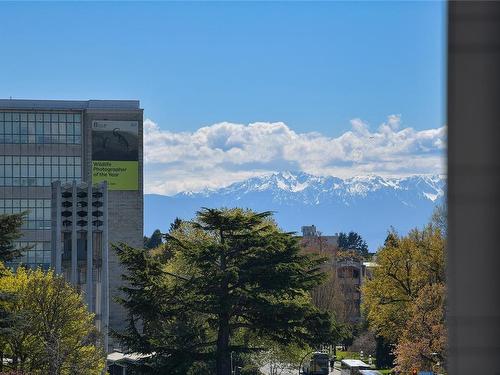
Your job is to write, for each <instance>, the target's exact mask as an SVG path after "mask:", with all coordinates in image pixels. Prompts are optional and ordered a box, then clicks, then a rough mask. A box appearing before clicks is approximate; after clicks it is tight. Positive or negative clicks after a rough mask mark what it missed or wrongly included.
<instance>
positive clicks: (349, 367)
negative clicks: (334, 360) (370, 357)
mask: <svg viewBox="0 0 500 375" xmlns="http://www.w3.org/2000/svg"><path fill="white" fill-rule="evenodd" d="M359 370H371V366H370V365H369V364H368V363H365V362H363V361H360V360H359V359H343V360H342V361H341V362H340V374H341V375H360V374H361V373H360V372H359Z"/></svg>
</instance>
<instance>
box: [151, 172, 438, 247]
mask: <svg viewBox="0 0 500 375" xmlns="http://www.w3.org/2000/svg"><path fill="white" fill-rule="evenodd" d="M445 189H446V177H445V176H443V175H431V176H429V175H415V176H410V177H404V178H393V177H381V176H375V175H372V176H360V177H353V178H348V179H341V178H338V177H333V176H328V177H323V176H314V175H310V174H307V173H304V172H278V173H273V174H271V175H267V176H261V177H254V178H250V179H248V180H245V181H242V182H237V183H234V184H232V185H230V186H227V187H224V188H220V189H205V190H203V191H201V192H182V193H179V194H176V195H173V196H162V195H156V194H146V195H145V197H144V205H145V207H144V211H145V221H144V224H145V234H146V235H151V233H152V232H153V230H155V229H157V228H159V229H160V230H162V231H165V230H167V229H168V227H169V224H170V223H171V222H172V221H173V220H174V219H175V218H176V217H180V218H182V219H191V218H192V217H193V216H194V213H195V212H196V211H197V210H198V209H200V207H248V208H252V209H254V210H257V211H264V210H272V211H275V212H276V213H275V218H276V221H277V222H278V224H279V225H280V227H282V228H283V229H284V230H287V231H296V232H300V228H301V226H303V225H311V224H315V225H316V228H317V229H318V230H320V231H321V232H322V233H323V234H325V235H333V234H335V233H338V232H346V231H350V230H354V231H357V232H358V233H359V234H361V235H362V236H363V238H365V239H366V241H367V242H368V245H369V247H370V251H375V250H376V249H377V248H378V247H379V246H380V245H381V244H382V243H383V241H384V239H385V236H386V235H387V230H388V229H389V228H390V227H391V226H392V227H394V228H395V229H396V230H398V232H400V233H402V234H403V233H406V232H407V231H408V230H410V229H411V228H414V227H421V226H422V225H424V224H425V223H427V221H428V220H429V218H430V216H431V214H432V211H433V209H434V207H435V206H436V205H437V204H440V203H442V202H443V199H444V196H445Z"/></svg>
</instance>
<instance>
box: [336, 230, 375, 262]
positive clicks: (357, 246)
mask: <svg viewBox="0 0 500 375" xmlns="http://www.w3.org/2000/svg"><path fill="white" fill-rule="evenodd" d="M338 245H339V249H340V250H344V251H350V250H351V251H355V252H357V253H358V254H359V255H362V256H367V255H368V245H367V244H366V241H365V240H363V238H362V237H361V236H360V235H359V234H358V233H356V232H352V231H351V232H349V234H346V233H343V232H341V233H339V239H338Z"/></svg>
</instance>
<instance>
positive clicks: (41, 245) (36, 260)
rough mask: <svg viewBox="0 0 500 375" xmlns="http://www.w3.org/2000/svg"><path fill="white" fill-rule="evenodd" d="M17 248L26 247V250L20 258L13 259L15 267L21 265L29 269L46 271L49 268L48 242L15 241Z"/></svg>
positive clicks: (49, 248)
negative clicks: (39, 268)
mask: <svg viewBox="0 0 500 375" xmlns="http://www.w3.org/2000/svg"><path fill="white" fill-rule="evenodd" d="M15 244H16V246H17V247H18V248H20V247H26V246H28V247H29V248H28V250H24V251H23V252H22V255H21V257H20V258H18V259H15V263H16V265H23V266H26V267H29V268H37V267H41V268H43V269H45V270H48V269H49V267H50V254H51V246H50V241H32V242H26V241H17V242H15Z"/></svg>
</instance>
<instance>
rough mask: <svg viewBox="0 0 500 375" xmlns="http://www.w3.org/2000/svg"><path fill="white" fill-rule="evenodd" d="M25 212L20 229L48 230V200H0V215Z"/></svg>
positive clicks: (49, 222) (49, 215) (49, 205)
mask: <svg viewBox="0 0 500 375" xmlns="http://www.w3.org/2000/svg"><path fill="white" fill-rule="evenodd" d="M23 211H26V212H27V216H26V218H25V220H24V222H23V224H22V226H21V228H22V229H50V227H51V220H50V219H51V203H50V199H0V215H1V214H15V213H20V212H23Z"/></svg>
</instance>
